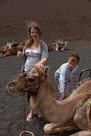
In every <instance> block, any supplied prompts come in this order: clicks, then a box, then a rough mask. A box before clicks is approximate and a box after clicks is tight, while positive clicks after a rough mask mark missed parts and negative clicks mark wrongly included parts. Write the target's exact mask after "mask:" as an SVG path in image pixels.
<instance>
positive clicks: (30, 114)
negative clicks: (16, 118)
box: [27, 93, 34, 121]
mask: <svg viewBox="0 0 91 136" xmlns="http://www.w3.org/2000/svg"><path fill="white" fill-rule="evenodd" d="M27 99H28V103H29V100H30V96H29V94H28V93H27ZM29 108H30V113H29V114H28V116H27V121H31V119H32V117H33V115H34V110H33V109H32V107H31V104H29Z"/></svg>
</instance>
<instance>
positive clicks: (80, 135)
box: [69, 131, 91, 136]
mask: <svg viewBox="0 0 91 136" xmlns="http://www.w3.org/2000/svg"><path fill="white" fill-rule="evenodd" d="M69 136H91V132H90V131H79V132H77V133H75V134H72V135H69Z"/></svg>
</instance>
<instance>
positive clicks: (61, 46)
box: [51, 39, 69, 51]
mask: <svg viewBox="0 0 91 136" xmlns="http://www.w3.org/2000/svg"><path fill="white" fill-rule="evenodd" d="M51 44H52V45H56V51H63V50H64V49H65V48H66V46H67V45H68V44H69V41H65V42H64V41H62V40H61V39H59V40H57V41H56V42H55V43H51Z"/></svg>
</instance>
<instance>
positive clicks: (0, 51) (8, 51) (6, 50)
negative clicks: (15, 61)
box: [0, 43, 24, 57]
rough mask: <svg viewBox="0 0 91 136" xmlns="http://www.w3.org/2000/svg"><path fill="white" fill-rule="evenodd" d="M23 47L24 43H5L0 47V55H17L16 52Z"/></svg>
mask: <svg viewBox="0 0 91 136" xmlns="http://www.w3.org/2000/svg"><path fill="white" fill-rule="evenodd" d="M23 48H24V45H23V44H22V43H21V44H15V47H13V46H10V45H9V43H7V44H6V45H4V46H3V47H1V48H0V57H6V56H12V55H17V52H18V51H22V50H23Z"/></svg>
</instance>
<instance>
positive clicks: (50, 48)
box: [47, 44, 53, 52]
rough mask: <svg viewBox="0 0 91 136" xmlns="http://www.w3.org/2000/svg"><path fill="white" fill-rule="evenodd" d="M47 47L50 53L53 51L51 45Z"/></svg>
mask: <svg viewBox="0 0 91 136" xmlns="http://www.w3.org/2000/svg"><path fill="white" fill-rule="evenodd" d="M47 47H48V52H51V51H53V48H52V47H51V45H50V44H47Z"/></svg>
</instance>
